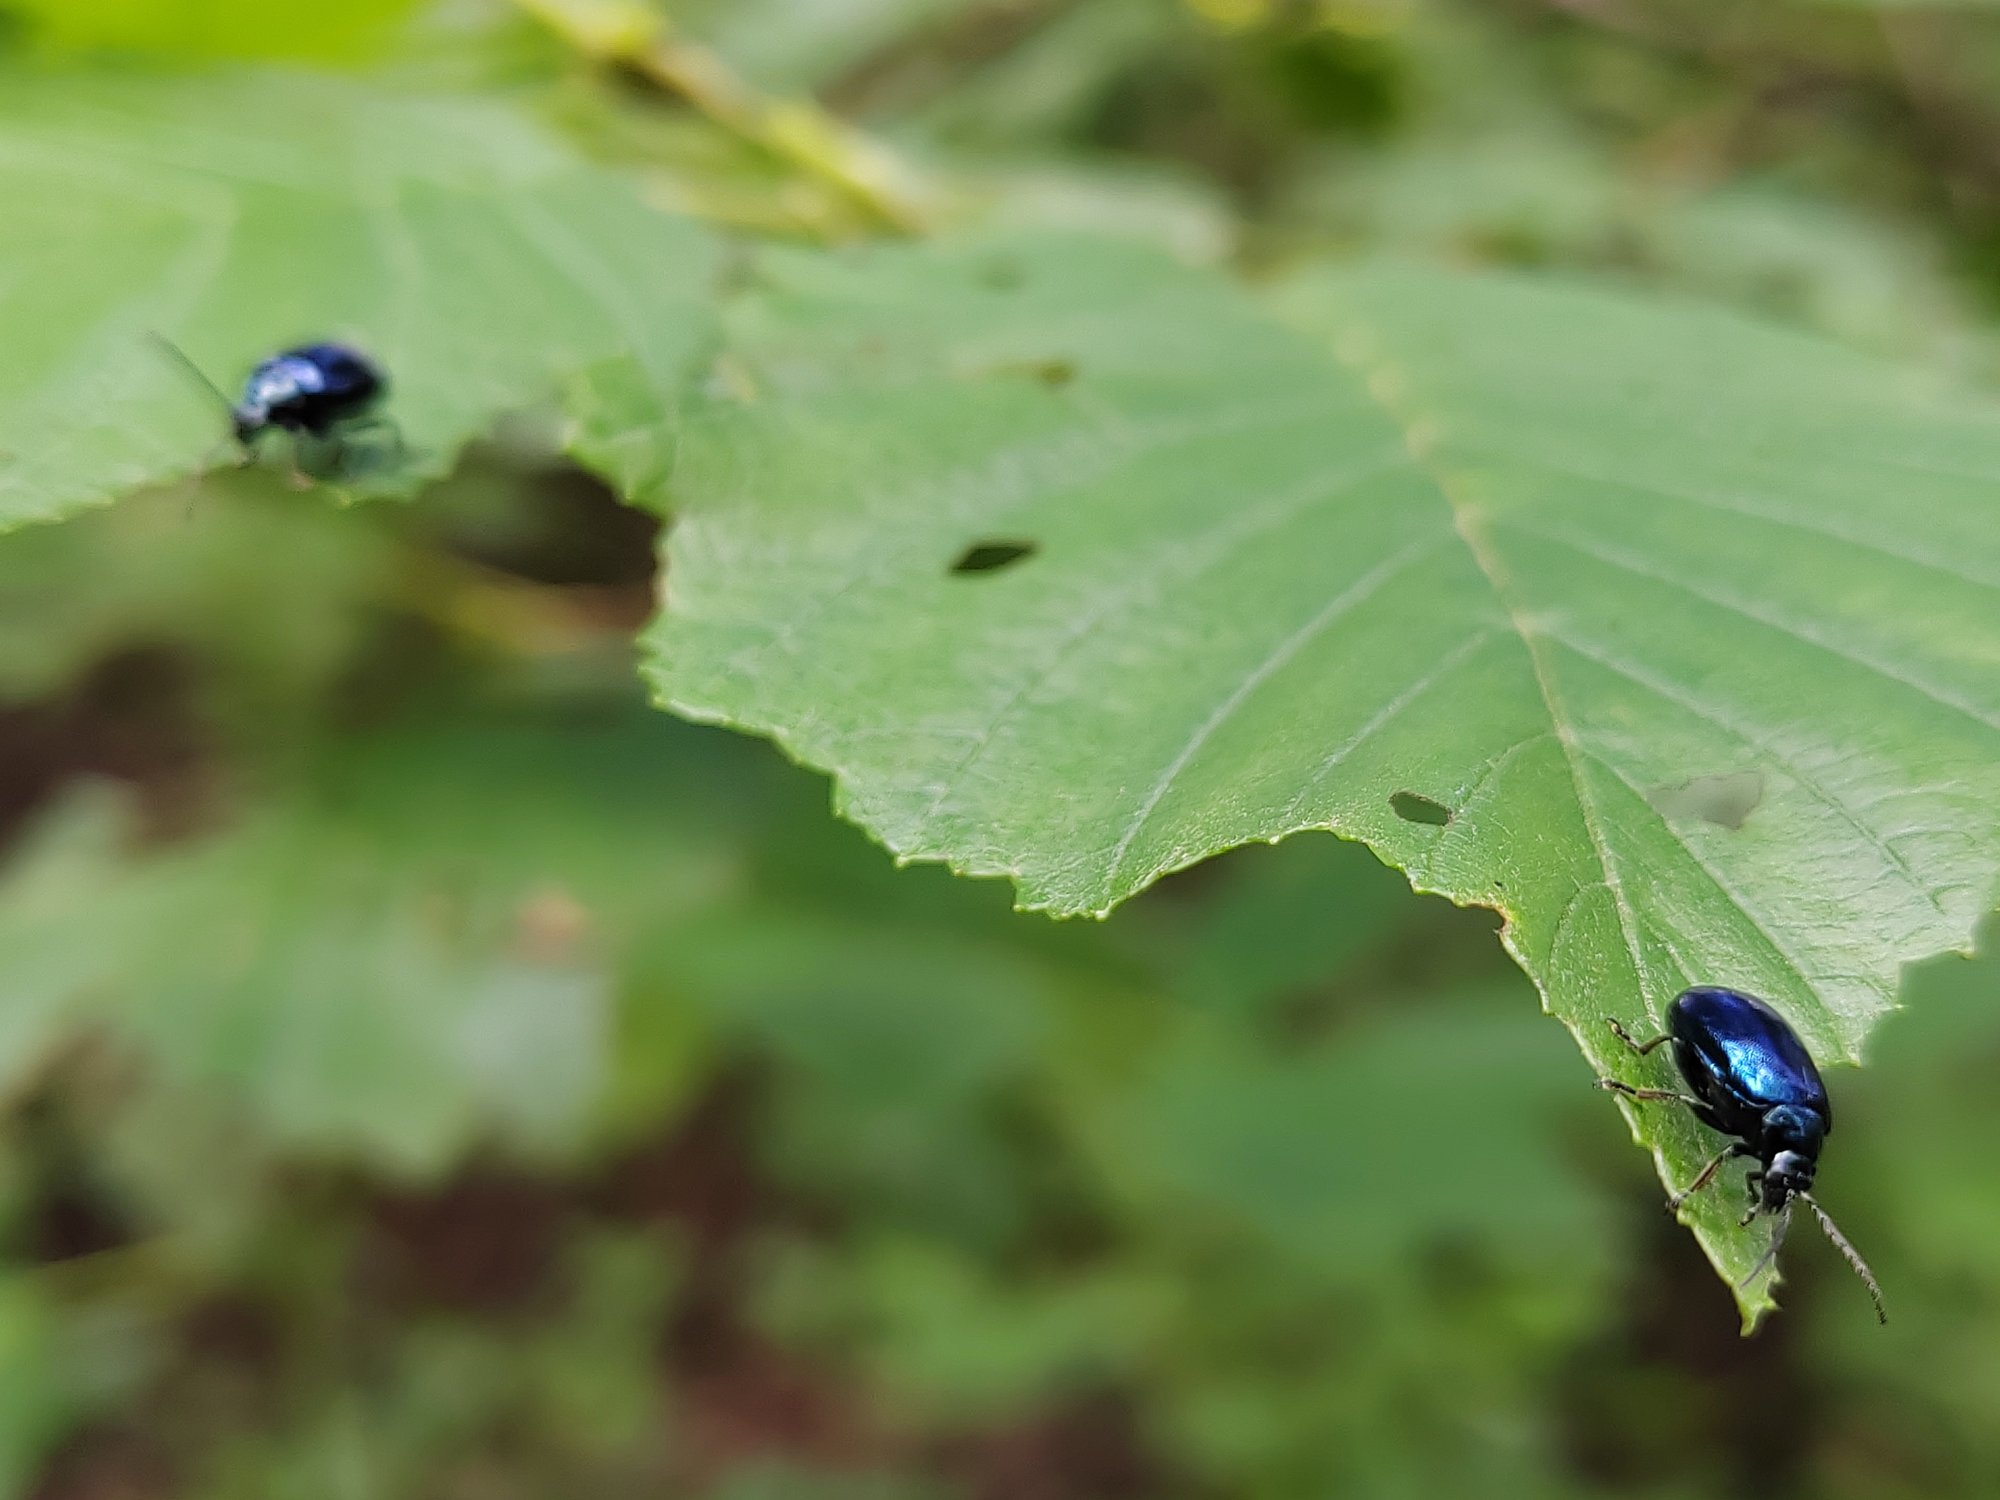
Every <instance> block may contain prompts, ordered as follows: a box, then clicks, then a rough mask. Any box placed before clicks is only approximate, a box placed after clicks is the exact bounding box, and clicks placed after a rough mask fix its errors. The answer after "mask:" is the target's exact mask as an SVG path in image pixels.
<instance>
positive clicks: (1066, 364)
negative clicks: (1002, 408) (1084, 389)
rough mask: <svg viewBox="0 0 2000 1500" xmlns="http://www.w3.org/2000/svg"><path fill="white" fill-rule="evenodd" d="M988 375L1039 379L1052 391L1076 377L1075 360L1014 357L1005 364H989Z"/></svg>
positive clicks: (1059, 388) (1057, 389)
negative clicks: (1014, 358)
mask: <svg viewBox="0 0 2000 1500" xmlns="http://www.w3.org/2000/svg"><path fill="white" fill-rule="evenodd" d="M986 373H987V374H988V375H1009V376H1013V377H1014V378H1016V379H1027V380H1034V381H1039V382H1040V383H1041V384H1043V385H1045V386H1047V387H1048V388H1049V389H1050V390H1052V391H1059V390H1061V389H1062V388H1063V387H1064V386H1066V385H1068V384H1069V383H1070V382H1071V381H1072V380H1074V379H1076V361H1075V360H1073V359H1016V360H1009V361H1008V362H1007V363H1005V364H1000V365H993V366H990V367H989V368H988V369H987V371H986Z"/></svg>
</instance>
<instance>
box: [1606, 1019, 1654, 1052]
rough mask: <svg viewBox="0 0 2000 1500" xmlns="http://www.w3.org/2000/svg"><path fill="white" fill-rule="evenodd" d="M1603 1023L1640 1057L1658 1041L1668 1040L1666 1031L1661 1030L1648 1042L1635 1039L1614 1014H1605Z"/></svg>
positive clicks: (1649, 1050)
mask: <svg viewBox="0 0 2000 1500" xmlns="http://www.w3.org/2000/svg"><path fill="white" fill-rule="evenodd" d="M1604 1024H1605V1025H1607V1026H1609V1027H1610V1028H1611V1031H1612V1034H1613V1035H1614V1036H1616V1037H1617V1038H1618V1040H1619V1041H1621V1042H1623V1043H1624V1044H1625V1045H1626V1046H1628V1047H1630V1048H1631V1049H1632V1050H1633V1051H1634V1052H1636V1053H1638V1054H1639V1055H1640V1056H1641V1057H1644V1056H1645V1055H1646V1054H1647V1053H1648V1052H1651V1051H1652V1050H1653V1049H1654V1048H1655V1047H1657V1046H1659V1045H1660V1043H1662V1042H1664V1041H1667V1040H1669V1038H1668V1035H1667V1033H1666V1032H1664V1031H1663V1032H1661V1033H1660V1034H1659V1035H1658V1036H1656V1037H1654V1038H1653V1039H1652V1040H1651V1041H1650V1042H1641V1041H1635V1040H1634V1039H1633V1036H1632V1033H1631V1032H1629V1031H1627V1030H1626V1029H1625V1023H1624V1022H1623V1021H1621V1020H1619V1019H1618V1018H1617V1017H1616V1016H1606V1017H1605V1018H1604Z"/></svg>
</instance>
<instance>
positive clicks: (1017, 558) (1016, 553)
mask: <svg viewBox="0 0 2000 1500" xmlns="http://www.w3.org/2000/svg"><path fill="white" fill-rule="evenodd" d="M1039 551H1041V544H1040V543H1039V542H1016V541H1001V540H994V541H988V542H974V543H973V544H972V545H971V546H970V547H967V548H966V549H965V551H964V552H962V553H960V554H959V558H958V561H957V562H955V563H953V564H952V565H951V570H952V572H954V573H997V572H999V571H1000V569H1002V568H1011V567H1012V566H1013V565H1014V564H1015V563H1017V562H1025V561H1027V559H1029V558H1031V557H1033V556H1034V555H1035V554H1036V553H1037V552H1039Z"/></svg>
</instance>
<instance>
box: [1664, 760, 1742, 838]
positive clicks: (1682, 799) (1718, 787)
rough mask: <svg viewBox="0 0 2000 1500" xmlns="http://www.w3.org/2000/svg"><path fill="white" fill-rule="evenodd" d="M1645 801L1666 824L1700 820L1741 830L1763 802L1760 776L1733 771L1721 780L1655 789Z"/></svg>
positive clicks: (1703, 779) (1694, 780)
mask: <svg viewBox="0 0 2000 1500" xmlns="http://www.w3.org/2000/svg"><path fill="white" fill-rule="evenodd" d="M1646 800H1647V801H1648V802H1650V803H1652V804H1653V808H1654V810H1655V811H1656V812H1658V813H1659V814H1660V816H1661V817H1663V818H1665V819H1666V820H1667V821H1668V822H1670V823H1679V822H1685V821H1686V820H1687V819H1689V818H1700V819H1701V820H1702V821H1703V822H1704V823H1713V824H1715V825H1716V827H1718V828H1728V829H1737V828H1741V827H1742V826H1743V824H1744V822H1745V821H1746V820H1747V819H1748V818H1749V816H1750V814H1751V813H1753V812H1755V811H1756V810H1757V804H1758V803H1759V802H1762V801H1763V800H1764V773H1763V772H1761V771H1735V772H1731V773H1729V774H1728V775H1723V776H1696V777H1693V778H1691V779H1690V780H1687V781H1679V782H1674V783H1671V784H1670V785H1667V786H1656V787H1654V788H1653V789H1652V790H1651V791H1650V792H1648V793H1646Z"/></svg>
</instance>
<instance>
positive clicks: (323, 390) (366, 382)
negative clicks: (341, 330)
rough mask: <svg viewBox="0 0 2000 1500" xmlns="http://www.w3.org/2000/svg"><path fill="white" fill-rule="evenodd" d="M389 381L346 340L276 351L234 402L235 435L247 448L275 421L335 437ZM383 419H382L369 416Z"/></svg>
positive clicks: (358, 417)
mask: <svg viewBox="0 0 2000 1500" xmlns="http://www.w3.org/2000/svg"><path fill="white" fill-rule="evenodd" d="M388 389H389V382H388V379H387V378H386V377H385V376H384V375H383V374H382V372H381V371H380V370H379V369H377V368H376V367H375V365H374V364H372V363H371V362H370V361H369V359H368V357H367V356H366V355H364V354H362V353H361V352H360V351H359V350H357V349H350V348H348V347H347V345H345V344H305V345H302V346H300V347H299V348H297V349H287V350H286V351H285V352H284V353H282V354H274V355H272V356H271V357H270V358H269V359H267V360H265V361H264V362H263V363H262V364H260V365H258V366H257V368H256V369H254V370H252V371H251V372H250V378H249V379H248V380H246V381H245V382H244V383H243V398H242V399H241V400H240V401H238V402H236V403H235V404H234V405H233V406H232V407H231V408H230V412H231V415H232V416H233V417H234V419H235V428H236V441H237V442H239V443H241V444H242V445H243V447H244V448H245V450H246V451H247V450H250V449H253V448H254V447H255V446H256V442H257V439H258V438H259V437H261V436H262V435H263V434H264V433H265V432H267V431H269V430H270V429H271V428H273V427H277V428H281V429H283V430H284V431H286V432H291V433H304V434H305V435H307V436H309V437H314V438H321V439H324V438H330V437H332V436H333V434H334V429H335V428H337V427H347V428H348V429H349V430H350V431H351V430H352V429H353V427H354V425H355V424H356V423H358V422H360V421H362V420H363V419H369V417H368V414H369V412H370V410H371V409H372V408H373V407H374V406H375V404H376V403H377V402H378V401H380V400H381V399H382V397H383V396H384V395H385V394H386V393H387V392H388ZM369 420H379V419H369Z"/></svg>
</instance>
